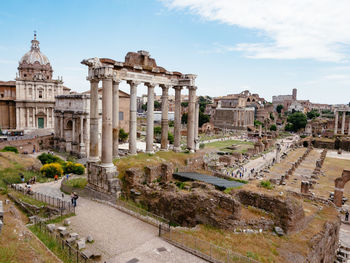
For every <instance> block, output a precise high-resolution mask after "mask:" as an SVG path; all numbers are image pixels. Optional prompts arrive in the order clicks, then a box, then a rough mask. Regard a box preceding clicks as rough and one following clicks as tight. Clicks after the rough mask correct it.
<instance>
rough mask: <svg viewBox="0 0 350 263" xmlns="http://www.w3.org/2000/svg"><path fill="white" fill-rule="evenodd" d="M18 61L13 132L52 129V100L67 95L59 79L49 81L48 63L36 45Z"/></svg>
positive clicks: (33, 41) (65, 88) (50, 74)
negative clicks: (57, 96) (14, 127)
mask: <svg viewBox="0 0 350 263" xmlns="http://www.w3.org/2000/svg"><path fill="white" fill-rule="evenodd" d="M31 43H32V46H31V49H30V50H29V51H28V52H27V53H26V54H24V56H23V57H22V58H21V60H20V61H19V66H18V74H17V77H16V100H15V103H16V130H24V131H29V130H34V129H50V130H53V129H54V107H55V96H56V95H63V94H69V91H70V89H69V88H67V87H64V86H63V81H62V78H58V79H53V78H52V73H53V70H52V67H51V64H50V61H49V59H48V58H47V57H46V56H45V55H44V54H43V53H42V52H41V51H40V47H39V41H38V40H37V39H36V34H34V39H33V40H32V41H31Z"/></svg>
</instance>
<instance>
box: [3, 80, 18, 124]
mask: <svg viewBox="0 0 350 263" xmlns="http://www.w3.org/2000/svg"><path fill="white" fill-rule="evenodd" d="M15 100H16V82H15V81H0V116H1V117H0V128H1V129H16V103H15Z"/></svg>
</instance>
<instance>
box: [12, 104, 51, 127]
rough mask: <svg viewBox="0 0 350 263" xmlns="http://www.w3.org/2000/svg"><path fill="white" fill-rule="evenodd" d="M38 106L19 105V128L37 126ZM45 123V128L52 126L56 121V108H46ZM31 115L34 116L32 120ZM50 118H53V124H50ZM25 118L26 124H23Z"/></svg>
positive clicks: (17, 110)
mask: <svg viewBox="0 0 350 263" xmlns="http://www.w3.org/2000/svg"><path fill="white" fill-rule="evenodd" d="M37 111H38V110H37V108H36V107H17V108H16V116H17V119H16V120H17V129H22V128H28V129H30V128H37V126H38V124H37V117H36V114H37ZM45 115H46V116H45V125H44V128H50V127H52V125H53V122H54V108H45ZM30 116H32V121H30ZM49 119H50V120H51V125H49ZM23 120H24V122H25V123H24V124H23Z"/></svg>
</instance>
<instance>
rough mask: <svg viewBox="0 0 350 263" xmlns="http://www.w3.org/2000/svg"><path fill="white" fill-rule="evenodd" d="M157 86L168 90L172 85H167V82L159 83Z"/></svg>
mask: <svg viewBox="0 0 350 263" xmlns="http://www.w3.org/2000/svg"><path fill="white" fill-rule="evenodd" d="M159 87H161V88H162V90H164V89H166V90H169V88H171V87H172V85H167V84H159Z"/></svg>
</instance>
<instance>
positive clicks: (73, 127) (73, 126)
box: [72, 117, 75, 142]
mask: <svg viewBox="0 0 350 263" xmlns="http://www.w3.org/2000/svg"><path fill="white" fill-rule="evenodd" d="M72 142H75V118H74V117H73V118H72Z"/></svg>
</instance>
